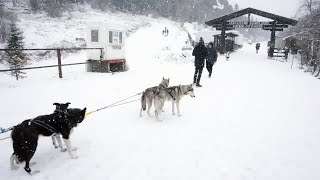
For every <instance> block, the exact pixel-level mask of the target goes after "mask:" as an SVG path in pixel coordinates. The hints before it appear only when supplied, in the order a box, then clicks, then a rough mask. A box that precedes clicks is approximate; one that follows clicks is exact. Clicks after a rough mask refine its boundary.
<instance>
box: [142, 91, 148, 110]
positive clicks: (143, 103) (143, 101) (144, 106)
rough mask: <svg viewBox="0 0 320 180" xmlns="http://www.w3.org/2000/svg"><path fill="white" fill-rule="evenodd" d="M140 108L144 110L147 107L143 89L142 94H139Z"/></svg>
mask: <svg viewBox="0 0 320 180" xmlns="http://www.w3.org/2000/svg"><path fill="white" fill-rule="evenodd" d="M141 108H142V110H144V111H145V110H146V109H147V100H146V92H145V91H144V92H143V93H142V96H141Z"/></svg>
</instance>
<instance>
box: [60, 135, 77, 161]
mask: <svg viewBox="0 0 320 180" xmlns="http://www.w3.org/2000/svg"><path fill="white" fill-rule="evenodd" d="M63 141H64V143H65V144H66V146H67V150H68V153H69V154H70V156H71V158H72V159H78V156H76V155H74V151H73V150H72V148H71V142H70V138H69V139H65V138H63Z"/></svg>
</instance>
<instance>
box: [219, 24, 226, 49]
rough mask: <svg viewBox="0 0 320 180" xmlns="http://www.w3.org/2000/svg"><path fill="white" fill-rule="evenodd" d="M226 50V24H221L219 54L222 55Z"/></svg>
mask: <svg viewBox="0 0 320 180" xmlns="http://www.w3.org/2000/svg"><path fill="white" fill-rule="evenodd" d="M225 48H226V22H225V21H223V22H222V29H221V50H220V53H221V54H224V53H225V52H224V51H225Z"/></svg>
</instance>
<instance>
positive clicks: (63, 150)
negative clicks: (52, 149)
mask: <svg viewBox="0 0 320 180" xmlns="http://www.w3.org/2000/svg"><path fill="white" fill-rule="evenodd" d="M54 137H55V139H56V140H57V141H58V144H59V147H60V149H61V152H66V151H67V148H63V145H62V141H61V136H60V134H57V135H55V136H54Z"/></svg>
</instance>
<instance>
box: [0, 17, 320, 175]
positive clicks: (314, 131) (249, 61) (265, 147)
mask: <svg viewBox="0 0 320 180" xmlns="http://www.w3.org/2000/svg"><path fill="white" fill-rule="evenodd" d="M164 27H167V28H168V29H169V36H168V37H164V36H162V34H161V31H162V29H163V28H164ZM186 38H187V35H186V33H185V32H184V31H182V29H181V28H180V26H178V24H176V23H174V22H171V21H167V20H156V19H155V20H153V21H152V22H151V21H150V24H149V25H148V26H144V27H142V28H140V29H138V30H137V31H136V32H135V33H133V34H131V35H130V37H129V38H128V40H127V61H128V64H129V68H130V69H129V71H127V72H122V73H115V74H113V75H112V74H101V73H87V72H85V67H84V66H82V65H80V66H73V67H66V68H65V67H64V68H63V75H64V78H63V79H59V78H58V75H57V69H55V68H53V69H39V70H34V71H28V72H27V73H28V74H27V76H28V77H27V78H26V79H24V80H22V81H15V80H14V78H12V77H9V76H8V75H5V74H1V77H0V92H1V93H0V99H1V102H2V103H0V114H1V120H0V125H1V126H3V127H9V126H12V125H15V124H17V123H19V122H21V121H23V120H25V119H27V118H33V117H35V116H38V115H42V114H49V113H51V112H53V109H54V107H53V106H52V103H54V102H71V103H72V104H71V106H72V107H78V108H83V107H87V108H88V110H95V109H97V108H101V107H104V106H106V105H109V104H112V103H113V102H116V101H119V100H121V99H124V98H126V97H129V96H132V95H134V94H137V93H139V92H141V91H143V90H144V89H145V88H148V87H150V86H155V85H157V84H159V82H160V81H161V79H162V77H165V78H168V77H170V85H179V84H190V83H191V82H192V78H193V71H194V67H193V62H192V58H189V56H187V57H186V58H184V57H183V56H181V53H185V52H182V51H181V47H182V46H183V45H184V41H185V40H186ZM189 53H190V52H189ZM74 59H77V60H78V61H83V60H85V59H86V56H85V53H84V52H81V53H79V54H74V55H72V56H68V57H66V58H64V60H65V61H73V60H74ZM55 61H56V60H55V59H52V60H47V61H46V62H43V61H41V62H34V63H33V65H43V64H50V63H54V62H55ZM207 75H208V73H207V71H206V70H204V72H203V76H202V80H201V84H202V85H203V87H202V88H195V95H196V97H195V98H191V97H184V98H183V99H182V101H181V106H180V109H181V114H182V116H181V117H178V116H173V115H172V114H171V103H166V104H165V112H163V113H162V114H161V115H160V118H161V119H162V122H160V121H157V120H156V119H155V118H154V117H148V116H147V114H146V113H145V112H144V114H143V117H139V111H140V102H139V101H136V102H134V103H130V104H126V105H122V106H117V107H113V108H109V109H106V110H103V111H99V112H96V113H94V114H92V115H90V116H89V117H88V118H87V119H86V120H85V121H84V122H83V123H82V124H80V125H79V126H78V127H77V128H76V129H75V131H74V133H73V134H72V136H71V140H72V143H73V145H74V146H76V147H78V150H77V152H76V154H77V155H78V156H79V159H76V160H72V159H70V157H69V155H68V154H67V153H62V152H60V151H59V150H58V149H54V147H53V146H52V143H51V138H47V137H41V138H40V140H39V146H38V149H37V151H36V153H35V156H34V157H33V159H32V160H33V161H36V162H37V164H36V165H35V166H33V167H32V169H37V170H40V173H39V174H37V175H35V176H33V177H30V176H29V175H28V174H26V172H25V171H24V170H23V168H22V167H20V169H19V170H17V171H10V169H9V168H10V167H9V156H10V155H11V154H12V145H11V141H10V140H5V141H0V152H1V153H0V174H1V179H10V180H20V179H33V180H43V179H46V180H56V179H65V180H72V179H105V180H106V179H108V180H129V179H130V180H199V179H201V180H212V179H221V180H234V179H237V180H256V179H259V180H270V179H272V180H284V179H288V180H301V179H308V180H317V179H320V172H319V171H318V162H319V161H320V156H319V155H318V152H319V151H320V141H319V138H320V122H319V118H318V116H319V107H320V95H317V94H319V93H317V92H320V83H319V80H317V79H316V78H313V77H312V76H309V75H307V74H305V73H303V72H302V71H301V70H298V69H296V68H294V69H290V64H289V63H283V62H279V61H274V60H269V59H267V58H266V47H265V44H262V47H261V49H260V52H259V54H255V48H254V45H245V46H244V47H243V48H242V49H241V50H239V51H238V52H236V53H232V54H231V57H230V61H228V62H226V61H225V57H223V56H221V55H220V56H219V58H218V62H217V64H216V65H214V68H213V77H212V78H210V79H209V78H208V77H207ZM135 98H139V96H137V97H135ZM135 98H133V99H135ZM152 112H153V109H152ZM152 114H153V113H152ZM8 135H9V134H2V135H0V138H2V137H5V136H8Z"/></svg>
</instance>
